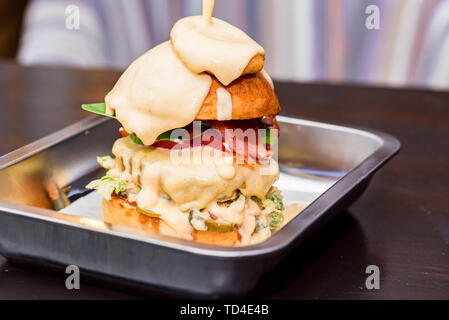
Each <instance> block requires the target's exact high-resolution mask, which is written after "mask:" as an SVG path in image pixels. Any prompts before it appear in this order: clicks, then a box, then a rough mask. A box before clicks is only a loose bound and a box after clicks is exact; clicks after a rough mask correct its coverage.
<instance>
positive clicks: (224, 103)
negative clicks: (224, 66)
mask: <svg viewBox="0 0 449 320" xmlns="http://www.w3.org/2000/svg"><path fill="white" fill-rule="evenodd" d="M217 120H220V121H225V120H232V96H231V94H230V93H229V92H228V91H227V90H226V89H225V88H218V89H217Z"/></svg>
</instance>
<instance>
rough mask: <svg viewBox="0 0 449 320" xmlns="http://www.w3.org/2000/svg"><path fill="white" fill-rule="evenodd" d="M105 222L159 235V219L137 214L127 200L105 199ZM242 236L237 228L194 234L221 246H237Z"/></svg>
mask: <svg viewBox="0 0 449 320" xmlns="http://www.w3.org/2000/svg"><path fill="white" fill-rule="evenodd" d="M101 211H102V214H103V220H104V221H105V222H107V223H112V224H118V225H121V226H126V227H131V228H135V229H139V230H143V231H150V232H156V233H159V222H160V219H159V218H152V217H148V216H146V215H143V214H141V213H139V212H137V210H136V208H135V206H133V205H131V204H129V203H128V202H127V201H126V200H124V199H121V198H117V197H114V198H112V199H111V200H105V199H103V205H102V210H101ZM239 238H240V235H239V232H238V229H237V227H236V228H235V229H234V231H233V232H227V233H217V232H210V231H198V230H195V231H194V232H193V240H195V241H198V242H201V243H207V244H214V245H219V246H231V247H232V246H236V245H239V244H240V240H239Z"/></svg>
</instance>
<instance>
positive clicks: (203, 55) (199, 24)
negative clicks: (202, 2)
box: [170, 1, 265, 86]
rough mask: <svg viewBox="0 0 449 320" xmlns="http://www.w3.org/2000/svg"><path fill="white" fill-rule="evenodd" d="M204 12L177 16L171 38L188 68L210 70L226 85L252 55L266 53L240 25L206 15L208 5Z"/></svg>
mask: <svg viewBox="0 0 449 320" xmlns="http://www.w3.org/2000/svg"><path fill="white" fill-rule="evenodd" d="M206 2H208V1H206ZM205 12H207V13H206V16H205V17H204V16H193V17H187V18H183V19H181V20H179V21H178V22H177V23H176V24H175V26H174V27H173V29H172V31H171V34H170V36H171V41H172V43H173V47H174V49H175V51H176V53H177V54H178V56H179V57H180V58H181V59H182V61H183V62H184V63H185V65H186V66H187V67H188V68H189V69H190V70H192V71H193V72H195V73H201V72H205V71H207V72H210V73H212V74H213V75H214V76H215V77H216V78H217V79H218V80H219V81H220V82H221V83H222V84H223V85H225V86H227V85H229V84H230V83H231V82H232V81H234V80H236V79H237V78H239V77H240V76H241V75H242V73H243V71H244V70H245V68H246V67H247V66H248V64H249V62H250V61H251V59H252V58H254V57H255V56H257V55H265V50H264V49H263V48H262V47H261V46H260V45H259V44H258V43H257V42H255V41H254V40H253V39H251V38H250V37H249V36H248V35H247V34H246V33H244V32H243V31H242V30H240V29H239V28H236V27H234V26H233V25H231V24H229V23H227V22H225V21H223V20H220V19H217V18H211V19H209V12H211V10H210V7H209V9H207V10H205Z"/></svg>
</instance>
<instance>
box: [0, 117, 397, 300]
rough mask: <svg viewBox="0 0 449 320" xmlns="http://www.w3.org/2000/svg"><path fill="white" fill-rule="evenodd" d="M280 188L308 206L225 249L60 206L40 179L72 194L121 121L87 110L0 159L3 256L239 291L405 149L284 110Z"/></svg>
mask: <svg viewBox="0 0 449 320" xmlns="http://www.w3.org/2000/svg"><path fill="white" fill-rule="evenodd" d="M278 122H279V125H280V127H281V136H280V140H279V165H280V170H281V177H280V181H279V184H280V185H279V187H280V188H281V190H282V191H283V194H284V195H285V197H286V198H287V200H288V201H295V202H300V203H301V204H302V205H303V207H305V208H304V209H303V210H302V211H301V213H300V214H299V215H298V216H296V217H295V218H294V219H293V220H292V221H291V222H289V223H288V224H287V225H286V226H285V227H284V228H283V229H281V230H280V231H278V232H276V233H274V235H273V236H272V237H271V238H269V239H268V240H267V241H265V242H262V243H260V244H257V245H253V246H247V247H218V246H213V245H206V244H201V243H196V242H191V241H186V240H181V239H174V238H170V237H167V236H163V235H159V234H154V235H153V234H152V235H149V234H147V233H144V232H140V231H137V230H134V229H129V228H124V227H118V226H111V225H109V224H105V223H103V221H101V215H99V216H98V217H92V216H88V215H85V214H84V213H83V212H80V213H79V215H71V214H64V213H61V212H57V211H54V210H53V209H51V208H52V206H51V202H50V201H49V199H48V194H47V193H46V192H45V191H44V188H43V181H51V182H52V183H54V185H56V186H59V187H61V188H62V187H67V186H71V188H72V189H71V191H70V193H69V195H71V199H75V198H78V197H80V196H82V195H84V194H85V193H86V190H85V189H84V186H85V185H86V183H87V182H89V180H90V179H92V178H94V177H97V176H98V175H100V174H101V171H99V170H98V164H97V163H96V156H98V155H106V154H110V153H111V148H112V144H113V142H114V140H115V139H116V138H117V130H118V124H117V122H116V121H114V120H110V119H105V118H99V117H96V116H94V117H90V118H87V119H85V120H83V121H80V122H78V123H76V124H74V125H72V126H70V127H67V128H65V129H63V130H61V131H59V132H56V133H54V134H52V135H50V136H47V137H45V138H43V139H40V140H38V141H36V142H34V143H32V144H30V145H27V146H25V147H23V148H20V149H18V150H16V151H14V152H12V153H9V154H7V155H5V156H3V157H0V253H1V254H2V255H3V256H5V257H6V258H7V259H9V260H11V261H12V262H15V263H18V264H21V265H31V266H33V267H39V268H44V269H46V270H58V271H59V272H60V271H61V270H64V269H65V267H66V266H68V265H72V264H73V265H77V266H78V267H79V268H80V270H81V275H82V277H84V279H86V278H87V279H92V280H94V281H96V282H100V283H103V284H105V285H108V286H120V287H124V288H126V289H128V290H129V289H131V290H132V291H134V292H139V293H141V292H144V293H149V294H151V295H153V294H157V295H160V294H164V295H165V294H167V295H170V296H172V295H175V296H179V295H181V294H182V297H184V298H185V297H196V298H220V297H228V298H232V297H240V296H242V295H245V294H247V293H248V292H250V291H251V289H253V288H254V287H255V285H256V284H257V283H258V281H259V280H260V279H261V278H262V277H263V276H264V275H265V274H267V273H268V272H270V271H272V270H273V269H274V268H275V266H276V265H277V264H278V263H279V262H280V260H281V259H282V258H283V257H284V256H285V255H286V254H288V253H289V251H291V250H292V249H293V248H295V247H296V246H297V245H298V244H299V243H300V242H301V241H303V240H304V239H305V238H306V237H308V236H309V235H310V234H311V233H312V232H313V231H314V230H316V229H317V228H318V227H320V226H322V225H323V224H324V223H325V222H326V221H328V220H329V219H330V218H331V217H332V216H334V215H335V214H337V213H339V212H341V211H343V210H344V209H346V208H347V207H348V206H349V205H351V204H352V203H353V202H354V201H355V200H357V198H358V197H359V196H360V195H361V194H362V193H363V191H364V190H365V189H366V187H367V186H368V183H369V181H370V179H371V177H372V176H373V174H374V173H375V172H376V171H377V170H378V169H379V168H380V167H381V166H382V165H384V164H385V163H386V162H387V161H388V160H389V159H390V158H392V157H393V156H394V155H395V154H396V153H397V152H398V151H399V149H400V143H399V142H398V140H397V139H395V138H394V137H392V136H390V135H388V134H385V133H382V132H377V131H374V130H368V129H355V128H348V127H343V126H336V125H331V124H324V123H319V122H312V121H305V120H300V119H294V118H287V117H278Z"/></svg>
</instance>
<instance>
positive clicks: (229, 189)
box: [112, 138, 279, 211]
mask: <svg viewBox="0 0 449 320" xmlns="http://www.w3.org/2000/svg"><path fill="white" fill-rule="evenodd" d="M199 148H201V149H210V148H209V147H199ZM195 149H196V148H192V149H186V150H184V151H187V152H189V153H190V155H191V159H192V158H193V153H194V152H195ZM205 151H206V153H208V152H210V150H205ZM112 152H113V154H114V155H115V156H116V158H117V159H121V160H120V162H121V163H123V165H124V167H123V169H124V170H123V171H122V176H123V177H125V178H126V176H128V177H130V178H131V179H132V182H134V183H135V184H137V185H140V186H141V188H142V189H141V191H140V193H139V194H138V196H137V204H138V205H139V207H142V208H145V209H151V208H153V207H154V206H156V205H157V204H158V201H159V200H160V196H161V194H166V195H168V196H169V197H170V199H172V200H173V202H174V203H175V204H176V205H177V206H178V207H179V208H180V209H181V211H189V210H190V209H198V210H200V209H203V208H205V207H207V205H209V204H210V203H211V202H213V201H215V200H217V199H220V198H228V197H231V196H232V194H233V193H234V191H236V190H237V189H240V191H241V192H242V194H244V195H245V196H247V197H251V196H256V197H259V198H260V199H263V198H264V197H265V195H266V193H267V192H268V191H269V189H270V187H271V186H272V184H273V183H274V182H275V181H276V179H277V178H278V176H279V169H278V166H277V163H276V162H275V161H273V162H272V163H271V164H268V165H252V166H248V165H238V164H219V163H214V162H213V161H202V162H200V163H174V162H173V161H171V158H170V150H163V149H154V148H148V147H143V146H139V145H136V144H134V143H133V142H132V141H131V139H129V138H121V139H119V140H117V141H116V142H115V144H114V147H113V149H112ZM117 166H118V167H120V166H121V165H117ZM266 166H271V167H273V168H272V169H271V170H270V171H272V173H271V174H270V175H261V174H260V170H261V169H264V168H265V167H266ZM273 169H275V170H273ZM267 171H268V170H267Z"/></svg>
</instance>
